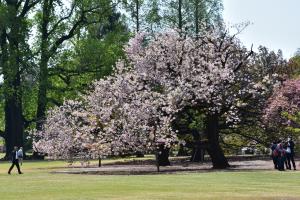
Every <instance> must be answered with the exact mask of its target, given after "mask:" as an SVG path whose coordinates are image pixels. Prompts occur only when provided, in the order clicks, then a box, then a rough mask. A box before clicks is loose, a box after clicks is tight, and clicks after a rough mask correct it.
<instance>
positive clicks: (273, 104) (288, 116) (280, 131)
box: [263, 79, 300, 139]
mask: <svg viewBox="0 0 300 200" xmlns="http://www.w3.org/2000/svg"><path fill="white" fill-rule="evenodd" d="M299 112H300V80H299V79H292V80H287V81H285V82H284V83H283V84H282V86H281V87H279V88H277V90H275V91H274V93H273V95H272V96H271V97H270V99H269V101H268V105H267V107H266V108H265V115H264V116H263V119H264V122H265V125H266V129H267V130H269V131H271V132H272V133H277V135H276V136H277V139H282V138H283V137H285V136H286V134H291V132H286V131H287V129H286V128H287V127H291V128H298V127H299V123H298V120H297V118H298V114H299Z"/></svg>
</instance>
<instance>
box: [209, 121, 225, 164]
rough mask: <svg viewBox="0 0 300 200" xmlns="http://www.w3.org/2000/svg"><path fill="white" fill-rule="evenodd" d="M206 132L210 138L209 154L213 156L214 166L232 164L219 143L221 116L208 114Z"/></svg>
mask: <svg viewBox="0 0 300 200" xmlns="http://www.w3.org/2000/svg"><path fill="white" fill-rule="evenodd" d="M205 125H206V127H205V134H206V136H207V139H208V143H209V149H208V154H209V155H210V157H211V161H212V164H213V168H215V169H225V168H228V167H229V166H230V165H229V163H228V161H227V159H226V158H225V156H224V152H223V150H222V148H221V146H220V144H219V116H218V115H208V116H207V118H206V121H205Z"/></svg>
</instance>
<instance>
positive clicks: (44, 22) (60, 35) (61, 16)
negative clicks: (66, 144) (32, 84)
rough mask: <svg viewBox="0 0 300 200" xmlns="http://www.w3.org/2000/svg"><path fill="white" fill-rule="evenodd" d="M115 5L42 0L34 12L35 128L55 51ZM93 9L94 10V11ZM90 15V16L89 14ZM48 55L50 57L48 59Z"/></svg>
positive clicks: (85, 0)
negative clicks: (36, 51) (37, 57)
mask: <svg viewBox="0 0 300 200" xmlns="http://www.w3.org/2000/svg"><path fill="white" fill-rule="evenodd" d="M113 6H115V5H114V4H113V3H112V2H111V1H108V0H103V1H93V0H82V1H79V0H73V1H72V2H71V4H70V5H67V4H66V3H65V4H61V2H60V0H42V4H41V8H40V12H39V14H38V23H39V27H38V28H39V33H40V39H39V43H40V48H39V51H40V61H39V90H38V103H37V104H38V105H37V114H36V119H37V124H36V126H37V128H38V129H40V128H41V124H42V123H43V120H44V119H45V113H46V108H47V102H48V100H47V89H48V79H49V67H50V66H51V65H55V61H54V60H55V59H57V52H58V51H59V50H60V49H61V48H63V47H66V46H64V44H66V43H67V42H68V41H70V39H72V38H73V37H74V36H75V35H76V34H81V31H82V30H83V28H84V27H86V26H87V25H89V24H93V23H97V22H99V20H101V15H105V14H106V12H109V11H110V10H111V8H112V7H113ZM95 13H96V14H95ZM91 15H93V16H94V17H89V16H91ZM51 59H52V60H51Z"/></svg>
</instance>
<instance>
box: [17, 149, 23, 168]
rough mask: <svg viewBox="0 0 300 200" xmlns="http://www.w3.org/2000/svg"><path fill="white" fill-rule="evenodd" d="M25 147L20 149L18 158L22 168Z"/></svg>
mask: <svg viewBox="0 0 300 200" xmlns="http://www.w3.org/2000/svg"><path fill="white" fill-rule="evenodd" d="M23 156H24V154H23V147H20V148H19V150H18V158H19V164H20V165H21V166H22V164H23Z"/></svg>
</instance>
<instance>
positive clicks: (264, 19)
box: [223, 0, 300, 58]
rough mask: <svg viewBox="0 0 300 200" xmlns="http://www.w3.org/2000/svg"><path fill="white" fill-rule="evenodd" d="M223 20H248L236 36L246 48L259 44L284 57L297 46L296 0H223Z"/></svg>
mask: <svg viewBox="0 0 300 200" xmlns="http://www.w3.org/2000/svg"><path fill="white" fill-rule="evenodd" d="M223 4H224V11H223V16H224V20H225V23H227V24H231V25H232V24H237V23H242V22H250V25H249V26H248V27H247V28H246V29H245V30H244V31H243V32H242V33H241V34H240V35H239V36H238V37H239V38H240V39H241V41H242V42H243V43H244V44H245V46H247V47H248V48H250V47H251V45H252V44H253V47H254V50H256V49H257V47H258V46H259V45H263V46H266V47H268V48H269V49H271V50H275V51H277V50H278V49H281V50H282V51H283V56H284V57H285V58H290V57H291V56H293V55H294V53H295V52H296V50H297V48H300V25H299V22H300V0H223Z"/></svg>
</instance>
